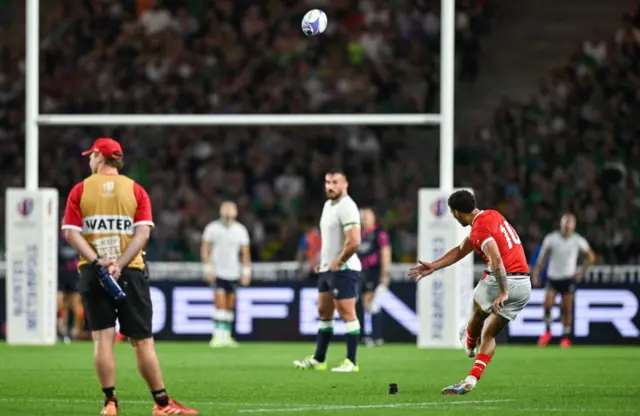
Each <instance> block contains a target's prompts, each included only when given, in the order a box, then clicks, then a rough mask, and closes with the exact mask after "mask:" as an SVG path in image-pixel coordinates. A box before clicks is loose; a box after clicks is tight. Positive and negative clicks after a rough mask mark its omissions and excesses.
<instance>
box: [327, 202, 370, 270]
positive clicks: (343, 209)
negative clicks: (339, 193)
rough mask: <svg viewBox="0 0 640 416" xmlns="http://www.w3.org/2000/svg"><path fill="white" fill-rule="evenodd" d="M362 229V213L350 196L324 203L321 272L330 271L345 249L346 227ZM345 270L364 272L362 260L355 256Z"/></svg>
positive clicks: (350, 259)
mask: <svg viewBox="0 0 640 416" xmlns="http://www.w3.org/2000/svg"><path fill="white" fill-rule="evenodd" d="M349 226H356V227H360V211H359V210H358V206H357V205H356V203H355V202H354V201H353V199H351V197H350V196H349V195H345V196H343V197H342V198H340V199H339V200H337V201H332V200H328V201H327V202H325V203H324V208H323V209H322V217H320V237H321V238H322V249H321V250H320V272H326V271H327V270H329V265H330V264H331V262H333V261H334V260H335V259H336V258H337V257H338V255H339V254H340V252H341V251H342V248H343V247H344V230H345V228H346V227H349ZM342 269H343V270H356V271H360V270H362V265H361V264H360V259H359V258H358V255H357V254H354V255H353V256H351V257H350V258H349V260H347V262H346V263H345V264H344V265H343V266H342Z"/></svg>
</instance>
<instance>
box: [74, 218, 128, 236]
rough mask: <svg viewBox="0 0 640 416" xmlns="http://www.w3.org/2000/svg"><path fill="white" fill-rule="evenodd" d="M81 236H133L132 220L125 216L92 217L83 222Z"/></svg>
mask: <svg viewBox="0 0 640 416" xmlns="http://www.w3.org/2000/svg"><path fill="white" fill-rule="evenodd" d="M82 233H83V234H128V235H132V234H133V218H131V217H127V216H125V215H93V216H90V217H86V218H85V219H84V220H83V227H82Z"/></svg>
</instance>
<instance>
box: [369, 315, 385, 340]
mask: <svg viewBox="0 0 640 416" xmlns="http://www.w3.org/2000/svg"><path fill="white" fill-rule="evenodd" d="M371 337H372V338H373V339H374V340H379V339H382V313H380V312H378V313H374V314H371Z"/></svg>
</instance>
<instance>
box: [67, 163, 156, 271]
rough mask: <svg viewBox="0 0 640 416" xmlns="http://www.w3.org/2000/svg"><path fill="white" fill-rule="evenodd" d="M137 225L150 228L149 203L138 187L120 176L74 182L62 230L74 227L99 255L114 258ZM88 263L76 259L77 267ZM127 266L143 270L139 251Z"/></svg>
mask: <svg viewBox="0 0 640 416" xmlns="http://www.w3.org/2000/svg"><path fill="white" fill-rule="evenodd" d="M139 225H149V226H151V227H153V219H152V216H151V202H150V200H149V195H148V194H147V192H146V191H145V190H144V188H142V186H140V185H138V184H137V183H135V182H134V181H133V180H131V179H129V178H127V177H126V176H124V175H100V174H96V175H92V176H90V177H88V178H87V179H85V180H84V181H82V182H80V183H78V184H76V186H74V187H73V189H72V190H71V193H70V194H69V197H68V199H67V206H66V208H65V211H64V220H63V222H62V229H63V230H65V229H71V230H77V231H80V232H81V233H82V235H83V236H84V237H85V239H86V240H87V241H88V242H89V244H90V245H91V246H92V247H93V249H94V250H95V251H96V252H97V253H98V255H100V257H102V258H105V259H107V260H115V259H117V258H118V257H120V255H121V254H122V252H123V251H124V249H125V248H126V247H127V244H129V241H131V239H132V238H133V234H134V229H135V227H137V226H139ZM86 264H88V261H87V259H84V258H82V257H81V258H80V263H79V265H78V267H82V266H84V265H86ZM127 267H130V268H133V269H143V268H144V260H143V259H142V252H139V253H138V254H136V256H135V257H134V258H133V260H131V263H129V265H127Z"/></svg>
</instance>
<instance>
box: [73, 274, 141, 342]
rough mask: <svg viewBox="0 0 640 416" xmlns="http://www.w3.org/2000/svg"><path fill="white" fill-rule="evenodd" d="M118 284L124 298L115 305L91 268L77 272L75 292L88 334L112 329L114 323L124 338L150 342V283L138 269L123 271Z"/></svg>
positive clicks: (115, 302)
mask: <svg viewBox="0 0 640 416" xmlns="http://www.w3.org/2000/svg"><path fill="white" fill-rule="evenodd" d="M118 283H119V284H120V287H121V288H122V290H123V291H124V292H125V293H126V294H127V297H126V298H124V299H123V300H120V301H115V300H114V299H113V298H112V297H111V296H109V294H108V293H107V291H106V290H105V289H104V288H103V287H102V285H101V284H100V280H99V278H98V275H97V273H96V270H95V269H94V268H93V267H92V266H85V267H83V268H82V269H81V270H80V281H79V284H78V289H79V290H80V294H81V295H82V305H83V306H84V310H85V316H86V319H87V322H88V324H89V330H90V331H99V330H101V329H107V328H113V327H115V325H116V319H117V320H118V321H119V322H120V332H121V333H122V334H123V335H126V336H127V337H129V338H131V339H136V340H138V339H146V338H151V337H152V336H153V333H152V330H151V320H152V317H153V306H152V304H151V293H150V292H149V282H148V281H147V279H146V278H145V274H144V272H143V271H142V270H139V269H124V270H122V274H121V275H120V279H118Z"/></svg>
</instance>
